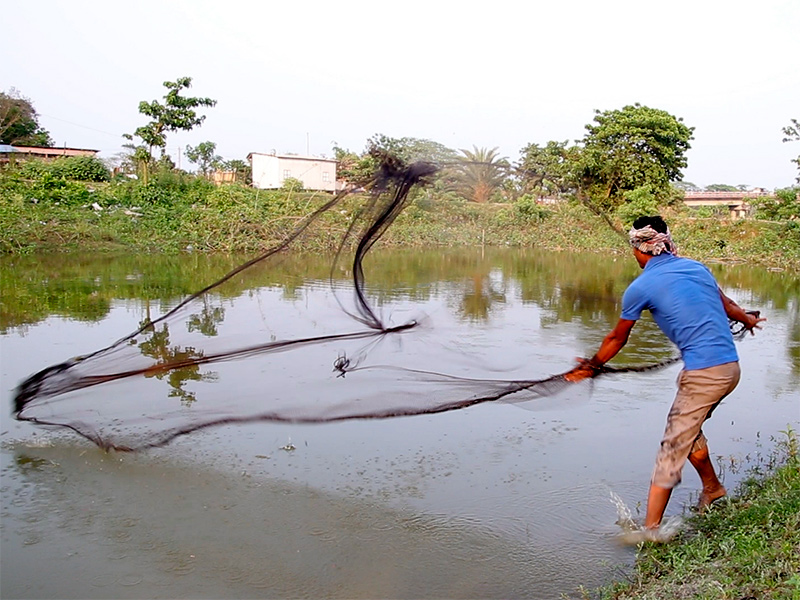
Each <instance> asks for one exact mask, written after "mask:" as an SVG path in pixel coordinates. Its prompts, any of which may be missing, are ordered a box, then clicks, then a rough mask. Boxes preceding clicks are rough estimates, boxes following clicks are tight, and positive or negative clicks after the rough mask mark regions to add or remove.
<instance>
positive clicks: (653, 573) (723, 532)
mask: <svg viewBox="0 0 800 600" xmlns="http://www.w3.org/2000/svg"><path fill="white" fill-rule="evenodd" d="M782 433H783V434H784V436H785V438H784V439H782V440H780V441H779V442H778V446H777V449H776V450H775V451H774V452H773V453H772V454H771V455H770V456H769V457H768V460H767V461H766V464H762V465H756V466H755V467H754V468H753V472H752V474H751V476H750V477H749V478H748V479H747V480H745V481H744V482H743V484H742V485H741V486H740V488H739V489H738V490H737V492H736V494H734V496H733V499H732V500H730V501H727V502H720V503H718V505H715V506H714V507H713V508H712V509H711V510H710V511H709V512H708V513H706V514H704V515H699V516H695V517H693V518H691V519H690V520H689V523H688V525H689V527H688V529H687V530H686V531H684V532H683V533H682V534H681V537H680V538H679V539H677V540H674V541H673V542H671V543H669V544H664V545H645V546H643V547H642V548H641V549H640V552H639V555H638V557H637V561H636V566H635V571H634V573H633V574H632V576H631V577H630V581H628V582H626V583H621V584H616V585H614V586H611V587H609V588H607V589H605V590H602V591H601V592H600V596H599V597H600V598H602V599H604V600H612V599H613V600H625V599H634V598H635V599H637V600H647V599H662V598H676V599H686V600H688V599H695V600H724V599H737V600H738V599H744V598H758V599H759V600H769V599H775V600H778V599H781V600H783V599H785V600H789V599H790V598H798V597H800V551H799V550H800V455H798V440H797V435H796V433H795V432H794V431H793V430H792V429H791V428H788V429H787V431H785V432H782ZM587 597H588V596H587Z"/></svg>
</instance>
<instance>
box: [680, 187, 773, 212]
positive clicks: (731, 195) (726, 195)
mask: <svg viewBox="0 0 800 600" xmlns="http://www.w3.org/2000/svg"><path fill="white" fill-rule="evenodd" d="M774 197H775V194H773V193H770V192H768V191H767V190H765V189H763V188H754V189H752V190H750V191H748V192H741V191H737V192H686V193H685V194H684V196H683V202H684V204H686V206H689V207H691V208H698V207H701V206H709V207H713V208H723V209H726V210H727V211H728V216H729V217H730V218H731V219H741V218H744V217H746V216H747V215H748V213H749V212H750V205H749V204H748V202H747V201H748V200H755V199H759V198H774Z"/></svg>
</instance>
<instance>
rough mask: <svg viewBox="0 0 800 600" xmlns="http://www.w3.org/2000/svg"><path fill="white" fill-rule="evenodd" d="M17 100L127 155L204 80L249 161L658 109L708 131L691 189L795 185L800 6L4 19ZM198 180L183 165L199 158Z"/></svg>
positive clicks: (580, 5)
mask: <svg viewBox="0 0 800 600" xmlns="http://www.w3.org/2000/svg"><path fill="white" fill-rule="evenodd" d="M0 15H2V20H3V22H4V23H5V26H4V27H3V31H4V38H3V40H2V42H0V90H3V91H8V90H9V88H11V87H15V88H17V89H18V90H19V91H20V92H21V93H22V94H23V95H25V96H27V97H28V98H30V99H31V100H33V102H34V106H35V107H36V109H37V111H38V112H39V113H40V115H41V118H40V123H41V124H42V125H43V126H44V127H45V128H46V129H47V130H48V131H50V133H51V135H52V137H53V139H54V140H55V142H56V143H57V144H58V145H63V144H66V145H68V146H74V147H82V148H95V149H99V150H101V152H102V154H101V156H103V157H111V156H113V155H114V154H115V153H117V152H119V151H120V150H121V144H122V143H123V140H122V137H121V135H122V134H123V133H126V132H133V130H134V129H135V128H136V127H138V126H139V125H142V124H144V123H145V122H146V117H144V116H143V115H140V114H139V113H138V109H137V107H138V103H139V101H141V100H148V101H149V100H153V99H159V100H161V99H162V96H163V94H164V92H165V89H164V88H163V86H162V83H163V82H164V81H166V80H170V81H174V80H175V79H176V78H178V77H181V76H189V77H192V78H193V87H192V88H191V90H190V93H191V95H197V96H208V97H211V98H214V99H216V100H217V101H218V102H217V106H216V107H214V108H211V109H207V110H205V114H207V119H206V121H205V123H204V124H203V126H202V127H200V128H198V129H196V130H195V131H193V132H190V133H181V134H173V135H172V136H170V137H169V138H168V147H169V151H170V154H172V155H173V156H177V150H178V148H185V146H186V144H192V145H196V144H197V143H199V142H202V141H205V140H211V141H213V142H216V143H217V152H218V153H219V154H221V155H222V156H224V157H225V158H227V159H231V158H245V156H246V155H247V153H248V152H269V151H271V150H276V151H277V152H279V153H283V152H293V153H298V154H306V153H307V152H310V153H311V154H314V155H322V154H327V155H328V156H331V155H332V146H333V142H334V141H335V142H337V143H338V145H340V146H342V147H345V148H349V149H351V150H354V151H357V152H360V151H362V150H363V149H364V147H365V143H366V140H367V138H368V137H370V136H371V135H373V134H375V133H384V134H386V135H389V136H392V137H404V136H409V137H418V138H426V139H431V140H435V141H437V142H440V143H442V144H445V145H446V146H449V147H451V148H455V149H460V148H468V149H471V148H472V147H473V146H477V147H487V148H494V147H498V148H499V151H500V154H501V155H502V156H505V157H508V158H509V159H511V160H517V159H518V158H519V156H520V149H521V148H522V147H523V146H525V145H526V144H528V143H531V142H534V143H538V144H544V143H546V142H547V141H548V140H559V141H564V140H570V141H574V140H576V139H579V138H581V137H583V134H584V126H585V125H586V124H587V123H590V122H591V121H592V119H593V117H594V109H600V110H610V109H618V108H622V107H623V106H625V105H626V104H633V103H634V102H639V103H641V104H644V105H647V106H651V107H653V108H658V109H662V110H666V111H668V112H670V113H671V114H673V115H675V116H677V117H681V118H683V120H684V122H685V123H686V124H687V125H689V126H692V127H695V132H694V138H695V139H694V140H693V141H692V149H691V150H690V151H689V153H688V155H687V156H688V161H689V167H688V168H687V169H686V170H685V171H684V179H685V180H686V181H691V182H693V183H695V184H697V185H700V186H705V185H709V184H712V183H727V184H730V185H739V184H745V185H748V186H760V187H766V188H770V189H772V188H776V187H786V186H789V185H792V184H793V183H794V179H795V177H796V175H797V169H796V167H795V165H794V164H793V163H791V162H790V159H792V158H793V157H796V156H797V155H798V154H800V143H797V142H796V143H782V142H781V139H782V137H783V135H782V132H781V129H782V128H783V127H784V126H786V125H789V123H790V119H792V118H795V119H800V2H799V1H798V0H748V1H746V2H745V1H742V0H673V1H671V2H647V1H643V0H637V1H633V0H604V1H598V0H549V1H548V2H542V1H541V0H539V1H536V0H527V1H525V0H515V1H510V0H494V1H493V2H464V1H463V0H462V1H460V2H454V1H453V2H451V1H439V0H427V1H420V0H399V1H397V2H393V3H392V2H377V1H374V0H373V1H366V0H365V1H361V0H326V1H321V0H305V1H302V0H284V1H282V2H276V1H273V0H259V1H252V2H247V1H243V0H226V1H225V2H222V1H217V2H211V1H206V0H174V1H169V0H161V1H158V0H155V1H154V0H139V1H137V2H117V1H89V0H71V1H69V2H67V1H63V2H62V1H54V0H39V1H37V2H31V1H28V2H5V3H4V6H3V8H2V11H0ZM181 166H183V167H186V166H187V165H186V161H185V158H184V159H183V161H182V165H181Z"/></svg>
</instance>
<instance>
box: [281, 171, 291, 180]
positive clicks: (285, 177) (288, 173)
mask: <svg viewBox="0 0 800 600" xmlns="http://www.w3.org/2000/svg"><path fill="white" fill-rule="evenodd" d="M291 176H292V172H291V171H290V170H289V169H284V170H283V178H284V179H288V178H289V177H291Z"/></svg>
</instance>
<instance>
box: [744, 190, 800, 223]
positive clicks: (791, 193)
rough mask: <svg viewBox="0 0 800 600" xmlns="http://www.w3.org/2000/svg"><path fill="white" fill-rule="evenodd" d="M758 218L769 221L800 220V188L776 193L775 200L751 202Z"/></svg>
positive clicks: (759, 199) (760, 199)
mask: <svg viewBox="0 0 800 600" xmlns="http://www.w3.org/2000/svg"><path fill="white" fill-rule="evenodd" d="M750 203H751V204H752V205H753V206H754V207H755V209H756V217H757V218H759V219H766V220H769V221H784V220H790V219H800V188H798V187H794V188H785V189H782V190H778V191H777V192H775V198H758V199H756V200H752V201H751V202H750Z"/></svg>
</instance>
